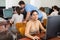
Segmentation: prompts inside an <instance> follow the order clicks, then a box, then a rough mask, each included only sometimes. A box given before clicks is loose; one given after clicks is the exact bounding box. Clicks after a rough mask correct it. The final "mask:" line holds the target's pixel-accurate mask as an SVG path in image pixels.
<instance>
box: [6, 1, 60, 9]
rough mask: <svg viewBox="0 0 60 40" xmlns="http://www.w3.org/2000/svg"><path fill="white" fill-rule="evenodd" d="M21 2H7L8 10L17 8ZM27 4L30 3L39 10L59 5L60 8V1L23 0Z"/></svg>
mask: <svg viewBox="0 0 60 40" xmlns="http://www.w3.org/2000/svg"><path fill="white" fill-rule="evenodd" d="M19 1H20V0H6V8H9V7H12V6H17V5H18V2H19ZM23 1H24V2H25V3H26V4H27V3H30V4H32V5H34V6H36V7H37V8H39V7H41V6H43V7H50V8H51V7H52V6H53V5H57V6H59V7H60V0H45V1H44V0H23Z"/></svg>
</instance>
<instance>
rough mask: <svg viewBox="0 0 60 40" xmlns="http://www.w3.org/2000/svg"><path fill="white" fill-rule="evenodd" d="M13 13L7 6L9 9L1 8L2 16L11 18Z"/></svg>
mask: <svg viewBox="0 0 60 40" xmlns="http://www.w3.org/2000/svg"><path fill="white" fill-rule="evenodd" d="M12 15H13V9H12V8H9V9H3V17H4V18H11V17H12Z"/></svg>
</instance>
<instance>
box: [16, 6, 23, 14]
mask: <svg viewBox="0 0 60 40" xmlns="http://www.w3.org/2000/svg"><path fill="white" fill-rule="evenodd" d="M22 9H23V8H20V7H18V6H17V7H16V12H17V13H18V15H20V13H21V12H20V10H22Z"/></svg>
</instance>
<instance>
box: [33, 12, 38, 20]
mask: <svg viewBox="0 0 60 40" xmlns="http://www.w3.org/2000/svg"><path fill="white" fill-rule="evenodd" d="M32 19H33V20H37V19H38V13H37V12H33V14H32Z"/></svg>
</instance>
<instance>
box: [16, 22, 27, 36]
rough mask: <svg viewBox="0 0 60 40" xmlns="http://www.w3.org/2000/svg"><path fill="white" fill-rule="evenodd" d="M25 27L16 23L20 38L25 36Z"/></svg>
mask: <svg viewBox="0 0 60 40" xmlns="http://www.w3.org/2000/svg"><path fill="white" fill-rule="evenodd" d="M25 26H26V23H16V28H17V30H18V32H19V33H20V34H21V35H22V36H24V34H25Z"/></svg>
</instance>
